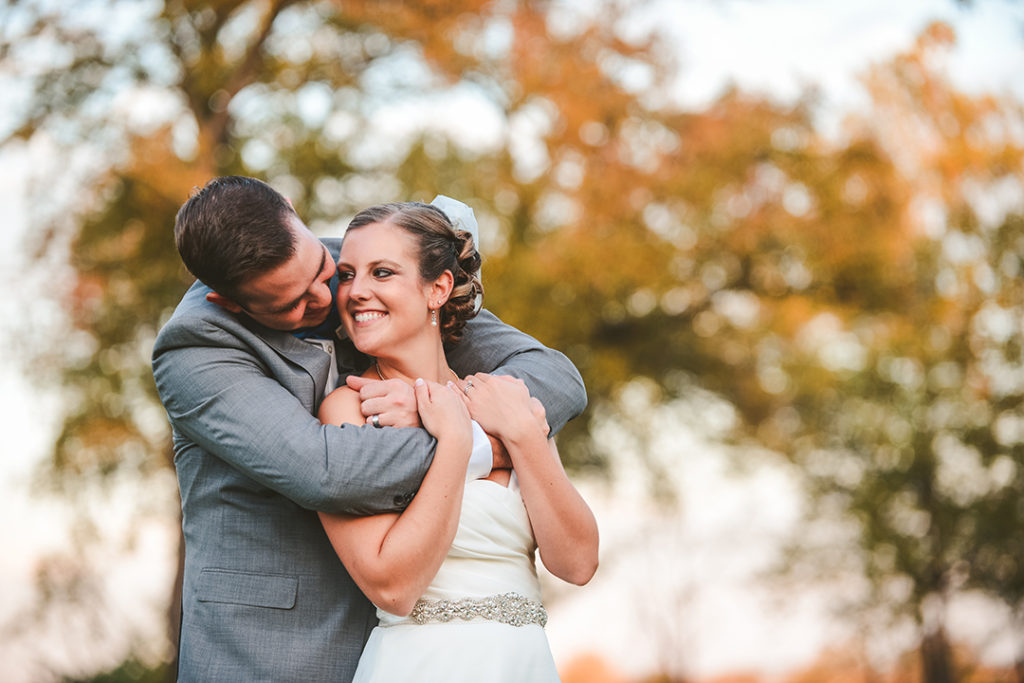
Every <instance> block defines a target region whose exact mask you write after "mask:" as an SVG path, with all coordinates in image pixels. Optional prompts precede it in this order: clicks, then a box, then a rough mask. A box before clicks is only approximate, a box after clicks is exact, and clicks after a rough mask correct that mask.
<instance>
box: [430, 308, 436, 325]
mask: <svg viewBox="0 0 1024 683" xmlns="http://www.w3.org/2000/svg"><path fill="white" fill-rule="evenodd" d="M430 324H431V325H433V326H434V327H437V309H436V308H431V309H430Z"/></svg>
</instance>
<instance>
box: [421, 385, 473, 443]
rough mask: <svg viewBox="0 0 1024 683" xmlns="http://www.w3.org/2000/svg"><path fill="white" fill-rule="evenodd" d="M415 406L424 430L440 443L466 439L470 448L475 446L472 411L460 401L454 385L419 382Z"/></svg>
mask: <svg viewBox="0 0 1024 683" xmlns="http://www.w3.org/2000/svg"><path fill="white" fill-rule="evenodd" d="M415 390H416V405H417V409H418V411H419V416H420V420H422V421H423V427H424V429H426V430H427V431H428V432H430V433H431V434H432V435H433V436H434V438H436V439H437V440H438V441H440V440H442V439H449V438H453V439H465V440H466V441H467V442H468V443H469V448H472V446H473V426H472V425H471V424H470V421H469V410H468V409H467V408H466V405H465V404H464V403H463V402H462V401H461V400H460V399H459V396H458V394H457V393H456V392H457V391H458V389H456V388H455V386H454V385H451V386H444V385H441V384H438V383H436V382H427V381H424V380H422V379H418V380H416V386H415Z"/></svg>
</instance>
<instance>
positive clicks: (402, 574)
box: [319, 383, 473, 616]
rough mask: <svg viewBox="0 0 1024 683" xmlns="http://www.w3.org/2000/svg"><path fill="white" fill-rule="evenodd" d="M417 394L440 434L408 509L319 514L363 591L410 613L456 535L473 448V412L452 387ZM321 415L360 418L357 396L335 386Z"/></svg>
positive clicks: (335, 419) (424, 388) (426, 387)
mask: <svg viewBox="0 0 1024 683" xmlns="http://www.w3.org/2000/svg"><path fill="white" fill-rule="evenodd" d="M416 399H417V402H418V405H419V412H420V417H421V419H422V420H423V424H424V426H425V427H426V428H427V430H428V431H429V432H430V433H431V434H433V435H434V436H435V437H436V438H437V451H436V453H435V455H434V461H433V463H432V464H431V466H430V469H429V470H428V471H427V475H426V476H425V477H424V478H423V485H422V486H421V487H420V489H419V492H418V493H417V494H416V496H415V497H414V498H413V500H412V502H411V503H410V504H409V506H408V507H407V508H406V509H405V511H404V512H402V513H400V514H399V513H385V514H380V515H373V516H370V517H354V516H351V515H332V514H327V513H323V512H321V513H319V514H320V521H321V522H322V524H323V525H324V530H325V531H326V532H327V537H328V538H329V539H330V541H331V545H332V546H333V547H334V551H335V552H336V553H337V554H338V557H339V558H340V559H341V561H342V563H343V564H344V565H345V568H346V569H348V572H349V574H351V575H352V578H353V579H354V580H355V582H356V584H357V585H358V586H359V588H360V590H362V591H363V593H365V594H366V596H367V597H369V598H370V600H371V601H372V602H373V603H374V604H375V605H377V606H378V607H380V608H381V609H384V610H387V611H388V612H391V613H392V614H398V615H402V616H404V615H407V614H409V612H411V611H412V608H413V607H414V606H415V604H416V601H417V600H418V599H419V597H420V596H421V595H422V594H423V591H424V590H426V588H427V586H428V585H429V584H430V581H431V580H432V579H433V578H434V575H435V574H437V570H438V568H439V567H440V566H441V562H443V561H444V558H445V556H446V555H447V554H448V549H449V547H450V546H451V544H452V540H453V539H454V538H455V532H456V530H457V529H458V525H459V512H460V511H461V509H462V492H463V489H464V482H465V478H466V465H467V463H468V461H469V454H470V451H471V450H472V447H473V434H472V427H471V425H470V421H469V414H468V413H467V411H466V408H465V406H464V405H463V404H462V402H461V401H460V400H459V398H458V397H457V396H456V395H455V393H454V392H453V391H452V390H451V389H449V388H448V387H444V386H441V385H440V384H433V383H430V384H427V383H418V384H417V386H416ZM320 419H321V420H322V421H323V422H325V423H328V422H329V423H334V424H338V423H339V422H347V421H352V420H360V421H361V419H362V413H361V412H360V409H359V394H358V393H356V392H354V391H352V390H351V389H348V388H346V387H343V388H341V389H338V390H337V391H335V392H334V393H332V394H331V395H330V396H329V397H328V398H327V399H325V400H324V402H323V405H322V406H321V409H320Z"/></svg>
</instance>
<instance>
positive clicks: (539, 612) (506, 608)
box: [354, 475, 558, 683]
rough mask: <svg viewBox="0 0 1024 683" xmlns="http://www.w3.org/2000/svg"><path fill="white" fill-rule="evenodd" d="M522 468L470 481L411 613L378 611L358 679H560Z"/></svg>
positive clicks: (381, 682) (397, 682) (483, 682)
mask: <svg viewBox="0 0 1024 683" xmlns="http://www.w3.org/2000/svg"><path fill="white" fill-rule="evenodd" d="M536 547H537V546H536V542H535V541H534V539H533V534H532V532H531V531H530V520H529V518H528V517H527V514H526V507H525V506H524V505H523V499H522V497H521V496H520V494H519V488H518V486H517V484H516V479H515V476H514V475H513V477H512V481H511V483H510V484H509V486H508V487H505V486H502V485H501V484H497V483H495V482H492V481H488V480H486V479H477V480H474V481H470V482H468V483H467V484H466V491H465V494H464V496H463V501H462V514H461V516H460V518H459V529H458V532H457V533H456V535H455V541H454V542H453V543H452V547H451V550H449V551H448V556H447V557H446V558H445V561H444V563H443V564H442V565H441V569H440V570H438V572H437V576H435V577H434V580H433V582H431V584H430V586H429V587H428V588H427V591H426V593H424V594H423V597H422V598H421V599H420V601H419V603H417V605H416V609H414V610H413V613H412V614H411V615H410V616H408V617H398V616H395V615H394V614H389V613H388V612H385V611H383V610H380V609H378V610H377V616H378V617H379V618H380V625H379V626H378V627H377V628H375V629H373V632H372V633H371V634H370V640H369V642H367V644H366V649H365V650H363V655H362V657H361V658H360V659H359V668H358V669H357V670H356V675H355V678H354V683H368V682H373V683H385V682H386V683H406V682H408V681H445V682H446V683H447V682H455V683H497V682H502V683H505V682H507V683H535V682H538V683H543V682H546V681H558V673H557V671H556V669H555V662H554V659H553V658H552V656H551V648H550V647H549V645H548V641H547V636H546V635H545V634H544V623H545V622H546V621H547V614H546V613H545V612H544V608H543V607H542V606H541V596H540V584H539V583H538V581H537V570H536V567H535V565H534V559H533V558H534V551H535V549H536Z"/></svg>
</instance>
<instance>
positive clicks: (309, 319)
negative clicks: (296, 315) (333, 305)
mask: <svg viewBox="0 0 1024 683" xmlns="http://www.w3.org/2000/svg"><path fill="white" fill-rule="evenodd" d="M330 313H331V309H330V307H329V306H328V307H327V308H325V309H324V310H323V312H322V313H317V314H315V315H312V316H306V317H305V318H303V319H302V324H301V325H299V327H300V328H303V327H316V326H317V325H321V324H323V322H324V321H325V320H327V316H328V315H330Z"/></svg>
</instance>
